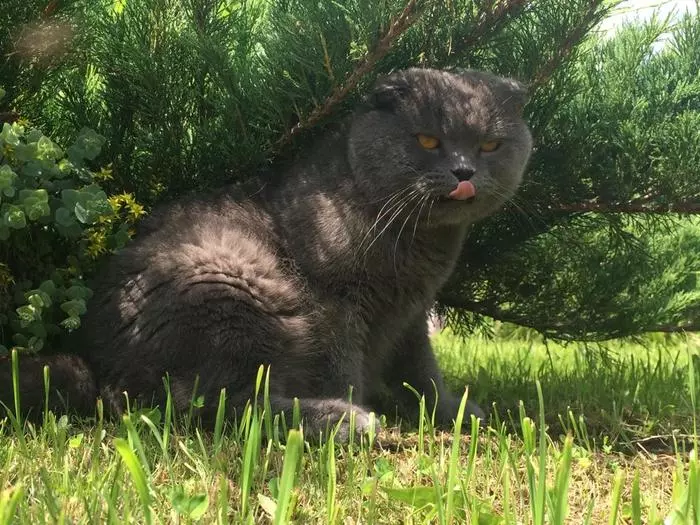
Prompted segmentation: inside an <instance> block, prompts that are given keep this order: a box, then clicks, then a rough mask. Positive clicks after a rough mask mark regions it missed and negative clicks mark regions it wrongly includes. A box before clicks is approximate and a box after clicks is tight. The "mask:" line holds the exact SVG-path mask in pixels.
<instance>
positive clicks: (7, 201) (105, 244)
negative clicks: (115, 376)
mask: <svg viewBox="0 0 700 525" xmlns="http://www.w3.org/2000/svg"><path fill="white" fill-rule="evenodd" d="M103 144H104V138H103V137H102V136H100V135H99V134H97V133H95V132H94V131H92V130H90V129H87V128H86V129H83V130H81V131H80V133H79V134H78V136H77V139H76V140H75V142H74V143H73V144H72V145H71V146H70V147H68V148H67V149H66V150H65V151H64V150H63V149H62V148H60V147H59V146H58V145H57V144H55V143H54V142H53V141H52V140H51V139H50V138H48V137H47V136H45V135H44V134H43V133H42V132H41V131H40V130H38V129H36V128H32V127H30V126H29V125H27V124H26V123H24V122H21V121H20V122H15V123H13V124H8V123H5V124H3V127H2V131H0V260H2V261H3V262H2V263H0V354H3V353H7V351H8V348H13V347H14V348H17V349H18V350H20V351H24V350H28V351H39V350H41V349H42V347H43V346H44V344H45V342H46V340H47V339H50V338H51V337H53V336H56V335H58V334H60V333H61V332H62V331H64V330H73V329H75V328H77V327H78V326H80V316H81V315H83V314H84V313H85V311H86V308H87V306H86V303H87V300H88V299H89V298H90V296H91V295H92V292H91V290H90V289H89V288H88V287H87V286H86V284H85V282H84V280H83V276H84V273H85V272H86V271H89V269H90V268H91V267H92V266H93V265H94V262H95V260H96V259H97V258H98V257H99V256H100V255H102V254H104V253H108V252H110V251H112V250H114V249H117V248H119V247H122V246H124V244H125V243H126V242H127V241H128V240H129V238H130V236H131V226H132V225H133V223H134V222H135V221H136V220H137V219H138V218H139V217H140V216H141V215H142V214H143V213H144V210H143V208H142V207H141V206H140V205H139V204H137V203H136V202H135V201H134V199H133V197H132V196H131V195H129V194H121V195H114V196H108V195H107V193H106V192H105V191H104V190H103V189H102V187H101V186H100V184H99V183H100V182H102V181H105V180H109V178H111V171H110V170H109V168H103V169H101V170H99V171H93V170H92V169H91V168H90V164H91V163H92V162H94V161H95V159H96V158H97V156H98V155H99V153H100V150H101V148H102V146H103Z"/></svg>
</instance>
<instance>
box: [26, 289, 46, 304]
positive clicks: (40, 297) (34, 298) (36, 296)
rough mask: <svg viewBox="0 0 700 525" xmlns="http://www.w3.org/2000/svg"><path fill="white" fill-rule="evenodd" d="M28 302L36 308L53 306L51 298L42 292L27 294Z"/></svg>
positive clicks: (35, 291) (33, 291)
mask: <svg viewBox="0 0 700 525" xmlns="http://www.w3.org/2000/svg"><path fill="white" fill-rule="evenodd" d="M27 302H28V303H29V304H31V305H32V306H34V307H35V308H46V307H49V306H51V297H49V296H48V294H46V293H45V292H42V291H41V290H32V291H31V292H30V293H28V294H27Z"/></svg>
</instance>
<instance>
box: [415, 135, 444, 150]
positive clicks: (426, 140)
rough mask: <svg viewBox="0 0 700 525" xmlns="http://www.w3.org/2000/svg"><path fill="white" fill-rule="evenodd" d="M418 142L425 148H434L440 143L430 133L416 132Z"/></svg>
mask: <svg viewBox="0 0 700 525" xmlns="http://www.w3.org/2000/svg"><path fill="white" fill-rule="evenodd" d="M418 142H419V143H420V145H421V146H422V147H423V148H425V149H435V148H437V147H438V146H439V145H440V140H438V139H436V138H435V137H431V136H430V135H422V134H420V133H419V134H418Z"/></svg>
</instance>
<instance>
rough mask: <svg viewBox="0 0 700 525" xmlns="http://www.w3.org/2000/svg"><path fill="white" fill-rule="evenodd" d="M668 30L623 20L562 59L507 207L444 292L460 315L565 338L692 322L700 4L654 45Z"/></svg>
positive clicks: (698, 252) (699, 160)
mask: <svg viewBox="0 0 700 525" xmlns="http://www.w3.org/2000/svg"><path fill="white" fill-rule="evenodd" d="M667 31H669V24H668V22H667V21H665V20H658V19H652V20H651V21H649V22H648V23H645V24H639V23H637V24H634V25H630V26H627V27H624V28H622V29H621V30H620V31H619V33H618V34H617V35H616V36H615V37H614V38H608V39H602V40H598V41H594V42H592V43H591V44H590V45H589V46H588V48H587V50H586V53H585V54H583V55H582V57H581V59H580V60H579V61H578V62H577V63H576V64H575V65H574V66H573V67H572V68H571V70H570V77H569V78H568V79H567V86H566V92H567V94H568V98H567V100H565V101H564V102H562V103H560V104H558V105H557V106H556V110H555V111H552V112H551V114H550V115H549V117H548V119H549V121H548V123H547V124H546V125H544V126H540V127H537V128H536V133H537V146H536V152H535V154H534V158H533V160H532V163H531V167H530V170H529V173H528V176H527V180H526V182H525V185H524V187H523V188H522V190H521V192H520V193H519V195H518V197H517V198H516V200H515V201H514V203H513V204H512V205H511V206H510V210H509V211H510V213H506V214H502V215H500V216H498V217H495V218H494V219H493V220H491V221H489V222H487V223H485V224H484V225H483V226H482V227H481V228H480V229H478V230H477V231H475V232H474V235H473V236H472V238H471V242H470V243H469V246H468V247H467V251H466V252H465V255H464V259H463V261H464V262H465V264H464V265H463V266H462V267H461V268H460V269H459V272H458V274H457V276H456V278H455V279H454V281H453V286H452V287H448V292H447V293H446V294H445V295H444V297H443V300H444V302H445V303H446V304H449V305H452V306H455V307H457V308H458V309H461V312H458V314H460V313H461V314H462V315H461V316H460V315H457V316H456V319H454V320H456V321H458V322H457V324H460V323H459V321H462V322H463V323H464V322H467V323H468V321H469V320H470V319H468V317H469V316H471V315H472V312H477V313H485V314H487V315H491V316H493V317H496V318H498V319H501V320H507V321H511V322H515V323H518V324H524V325H528V326H532V327H535V328H537V329H538V330H541V331H542V332H544V333H546V334H549V335H551V336H554V337H565V338H569V339H599V338H608V337H614V336H622V335H627V334H632V333H638V332H640V331H642V330H641V329H642V328H645V329H647V330H652V329H672V328H673V327H677V326H684V325H690V326H694V327H695V329H697V319H698V316H699V315H700V286H699V285H698V282H697V279H696V276H697V275H698V272H700V222H698V221H697V220H693V219H692V214H694V213H698V212H700V177H698V175H699V173H698V166H700V141H698V137H700V39H698V38H697V35H698V34H699V33H700V16H690V15H688V16H685V17H684V18H682V19H681V21H680V22H679V23H678V24H677V25H676V26H675V27H674V28H672V30H671V31H670V35H667V36H669V40H668V42H667V43H666V45H665V46H664V47H663V48H661V49H657V50H655V49H654V46H655V45H657V44H659V41H660V38H661V36H662V35H663V34H664V33H665V32H667ZM535 104H537V101H535ZM538 107H539V106H537V105H535V106H533V107H532V108H531V109H532V110H533V111H534V110H535V109H536V108H538ZM533 116H534V117H535V118H536V119H539V118H540V117H539V116H537V115H533ZM545 196H546V198H544V197H545ZM472 320H473V319H472Z"/></svg>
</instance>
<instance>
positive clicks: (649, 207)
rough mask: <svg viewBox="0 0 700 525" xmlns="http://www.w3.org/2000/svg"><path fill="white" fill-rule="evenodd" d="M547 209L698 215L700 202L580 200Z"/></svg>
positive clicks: (582, 211) (563, 211)
mask: <svg viewBox="0 0 700 525" xmlns="http://www.w3.org/2000/svg"><path fill="white" fill-rule="evenodd" d="M547 209H548V211H554V212H561V213H647V214H664V213H681V214H684V215H696V214H700V202H696V201H681V202H672V203H669V204H647V203H643V202H627V203H605V202H579V203H573V204H560V205H558V206H549V207H548V208H547Z"/></svg>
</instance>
